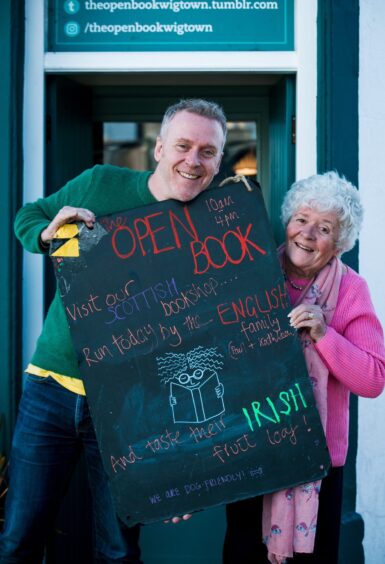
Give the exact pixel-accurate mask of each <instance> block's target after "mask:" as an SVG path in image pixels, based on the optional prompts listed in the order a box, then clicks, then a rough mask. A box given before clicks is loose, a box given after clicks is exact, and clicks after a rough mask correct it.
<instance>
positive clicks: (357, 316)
mask: <svg viewBox="0 0 385 564" xmlns="http://www.w3.org/2000/svg"><path fill="white" fill-rule="evenodd" d="M362 215H363V212H362V206H361V203H360V199H359V195H358V191H357V189H356V188H355V187H354V186H352V184H350V183H349V182H347V180H345V179H344V178H341V177H339V176H338V174H337V173H335V172H327V173H326V174H322V175H315V176H311V177H310V178H307V179H305V180H302V181H299V182H296V183H295V184H293V186H292V187H291V189H290V190H289V191H288V193H287V194H286V197H285V199H284V202H283V205H282V220H283V223H284V226H285V228H286V241H285V244H284V245H282V247H280V249H279V257H280V261H281V265H282V269H283V273H284V276H285V279H286V285H287V290H288V293H289V295H290V299H291V302H292V305H293V309H292V310H291V312H290V313H289V321H290V324H291V326H292V327H294V328H295V329H297V330H298V335H299V337H300V339H301V341H302V345H303V350H304V355H305V360H306V364H307V368H308V372H309V376H310V378H311V381H312V384H313V390H314V395H315V399H316V403H317V408H318V411H319V413H320V416H321V420H322V423H323V427H324V430H325V434H326V441H327V445H328V448H329V453H330V458H331V462H332V467H331V470H330V472H329V474H328V476H327V477H326V478H325V479H324V480H323V481H322V483H321V482H317V483H313V484H305V485H303V486H298V487H296V488H293V489H291V490H288V491H286V492H276V493H274V494H270V495H267V496H263V497H262V496H261V497H257V498H253V499H248V500H245V501H240V502H237V503H233V504H230V505H229V506H228V507H227V524H228V527H227V532H226V539H225V545H224V560H223V561H224V563H225V564H249V563H250V564H251V563H255V564H257V563H258V564H260V563H262V562H272V563H274V564H277V563H282V562H285V561H288V562H309V563H310V562H311V563H315V562H317V563H320V564H326V563H327V564H337V562H338V543H339V528H340V518H341V504H342V474H343V466H344V464H345V460H346V454H347V450H348V424H349V396H350V392H353V393H354V394H357V395H359V396H363V397H367V398H374V397H376V396H378V395H379V394H380V393H381V392H382V390H383V387H384V381H385V349H384V337H383V332H382V328H381V325H380V322H379V320H378V319H377V317H376V314H375V312H374V309H373V305H372V303H371V300H370V295H369V290H368V287H367V284H366V282H365V281H364V279H363V278H362V277H361V276H359V275H358V274H357V273H356V272H355V271H354V270H352V269H351V268H350V267H348V266H346V265H345V264H343V262H341V260H340V258H339V257H340V256H341V255H342V253H344V252H346V251H348V250H350V249H351V248H352V247H353V246H354V243H355V241H356V239H357V237H358V233H359V229H360V226H361V222H362ZM318 494H319V495H318ZM262 538H263V542H262V540H261V539H262Z"/></svg>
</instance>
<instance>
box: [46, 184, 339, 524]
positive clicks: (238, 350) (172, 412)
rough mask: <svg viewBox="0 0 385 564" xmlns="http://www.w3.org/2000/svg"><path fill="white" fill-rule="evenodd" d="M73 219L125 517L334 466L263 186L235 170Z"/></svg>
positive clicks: (70, 280) (61, 265)
mask: <svg viewBox="0 0 385 564" xmlns="http://www.w3.org/2000/svg"><path fill="white" fill-rule="evenodd" d="M71 229H73V233H72V235H73V237H72V238H71V237H70V235H68V232H67V237H70V238H69V240H68V241H65V240H61V239H57V240H56V242H55V245H54V246H53V250H52V259H53V261H54V266H55V271H56V275H57V279H58V284H59V289H60V292H61V295H62V299H63V303H64V307H65V310H66V314H67V317H68V322H69V326H70V330H71V333H72V337H73V341H74V346H75V349H76V352H77V355H78V359H79V364H80V370H81V374H82V376H83V378H84V382H85V387H86V391H87V396H88V400H89V403H90V408H91V413H92V417H93V420H94V424H95V428H96V434H97V438H98V442H99V446H100V451H101V454H102V457H103V461H104V465H105V468H106V470H107V473H108V475H109V478H110V481H111V487H112V491H113V494H114V497H115V500H116V505H117V510H118V513H119V515H120V516H121V518H122V519H123V520H125V521H126V522H129V523H130V524H133V523H136V522H142V523H149V522H152V521H157V520H161V519H164V518H168V517H170V516H174V515H178V514H184V513H186V512H191V511H194V510H198V509H201V508H205V507H209V506H213V505H217V504H220V503H225V502H229V501H234V500H237V499H242V498H246V497H250V496H254V495H257V494H261V493H265V492H270V491H274V490H278V489H283V488H287V487H290V486H293V485H295V484H298V483H303V482H307V481H313V480H315V479H318V478H320V477H322V476H324V475H325V473H326V471H327V468H328V465H329V457H328V453H327V449H326V444H325V439H324V436H323V432H322V427H321V423H320V420H319V416H318V412H317V410H316V407H315V403H314V400H313V394H312V390H311V385H310V383H309V378H308V374H307V371H306V366H305V363H304V359H303V355H302V351H301V346H300V343H299V340H298V337H297V335H296V333H295V331H294V330H293V329H292V328H291V327H290V326H289V324H288V320H287V314H288V312H289V310H290V304H289V298H288V295H287V292H286V289H285V283H284V280H283V277H282V273H281V270H280V266H279V263H278V259H277V253H276V248H275V244H274V241H273V238H272V235H271V231H270V227H269V222H268V219H267V216H266V212H265V209H264V205H263V200H262V196H261V194H260V192H259V190H258V189H254V190H253V191H252V192H249V191H247V190H246V188H245V187H244V185H243V184H230V185H228V186H225V187H222V188H216V189H214V190H210V191H208V192H205V193H203V194H201V195H200V196H199V197H198V198H197V199H196V200H194V201H193V202H191V203H189V204H188V205H186V204H182V203H179V202H175V201H167V202H162V203H157V204H154V205H149V206H143V207H141V208H137V209H135V210H130V211H126V212H122V213H119V214H114V215H110V216H106V217H101V218H99V219H98V222H97V223H96V226H95V228H94V229H93V230H88V229H87V228H86V227H84V226H83V225H79V233H78V235H76V232H77V231H78V228H77V226H72V228H71ZM60 236H61V235H60V233H59V234H58V237H60ZM68 254H72V255H77V254H78V256H68ZM66 255H67V256H66Z"/></svg>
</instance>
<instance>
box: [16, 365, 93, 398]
mask: <svg viewBox="0 0 385 564" xmlns="http://www.w3.org/2000/svg"><path fill="white" fill-rule="evenodd" d="M25 372H28V374H33V375H34V376H41V377H42V378H47V377H48V376H51V378H53V379H54V380H56V382H58V384H60V385H61V386H63V388H67V390H70V392H74V393H75V394H79V395H80V396H85V395H86V391H85V389H84V384H83V382H82V380H79V378H72V376H64V374H57V373H56V372H52V370H45V369H44V368H39V367H38V366H35V365H34V364H28V366H27V368H26V369H25Z"/></svg>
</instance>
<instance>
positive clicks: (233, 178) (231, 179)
mask: <svg viewBox="0 0 385 564" xmlns="http://www.w3.org/2000/svg"><path fill="white" fill-rule="evenodd" d="M234 182H243V184H244V185H245V187H246V189H247V190H248V191H249V192H252V191H253V187H252V186H251V185H250V183H249V181H248V180H247V178H246V176H243V175H241V174H237V175H236V176H229V177H228V178H225V179H224V180H222V182H221V183H220V184H219V186H220V187H222V186H225V185H226V184H230V183H234Z"/></svg>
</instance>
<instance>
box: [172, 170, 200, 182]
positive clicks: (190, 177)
mask: <svg viewBox="0 0 385 564" xmlns="http://www.w3.org/2000/svg"><path fill="white" fill-rule="evenodd" d="M177 172H178V174H180V175H181V176H182V177H183V178H187V180H197V178H200V174H191V173H189V172H184V171H183V170H178V171H177Z"/></svg>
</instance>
